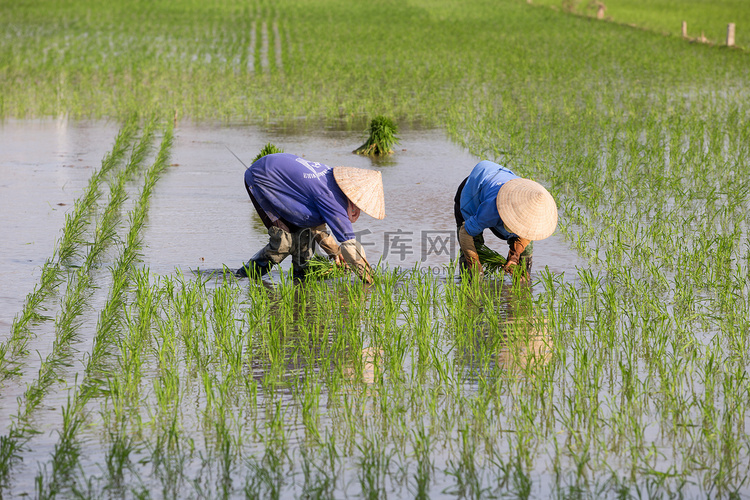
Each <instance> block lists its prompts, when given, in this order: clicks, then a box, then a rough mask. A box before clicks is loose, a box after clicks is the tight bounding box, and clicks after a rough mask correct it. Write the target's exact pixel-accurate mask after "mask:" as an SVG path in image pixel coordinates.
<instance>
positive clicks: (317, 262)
mask: <svg viewBox="0 0 750 500" xmlns="http://www.w3.org/2000/svg"><path fill="white" fill-rule="evenodd" d="M307 269H308V271H307V274H306V275H305V278H306V279H315V280H325V279H329V278H336V277H339V276H343V275H345V274H346V273H347V272H348V270H347V269H346V268H345V267H343V266H337V265H336V263H335V262H334V261H332V260H330V259H328V258H327V257H323V256H322V255H315V256H313V258H312V259H310V261H309V262H308V264H307Z"/></svg>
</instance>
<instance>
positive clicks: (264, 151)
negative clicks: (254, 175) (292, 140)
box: [251, 142, 284, 164]
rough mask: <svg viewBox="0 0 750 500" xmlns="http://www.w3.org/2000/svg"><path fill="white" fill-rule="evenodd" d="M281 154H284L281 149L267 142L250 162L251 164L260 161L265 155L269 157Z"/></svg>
mask: <svg viewBox="0 0 750 500" xmlns="http://www.w3.org/2000/svg"><path fill="white" fill-rule="evenodd" d="M283 152H284V150H283V149H279V148H278V147H276V146H275V145H274V144H271V143H270V142H268V143H266V145H265V146H263V147H262V148H261V150H260V152H259V153H258V154H257V155H256V156H255V158H253V161H252V162H251V164H253V163H255V162H256V161H258V160H260V159H261V158H263V157H264V156H266V155H271V154H274V153H283Z"/></svg>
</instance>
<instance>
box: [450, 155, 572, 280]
mask: <svg viewBox="0 0 750 500" xmlns="http://www.w3.org/2000/svg"><path fill="white" fill-rule="evenodd" d="M453 201H454V206H453V210H454V215H455V217H456V225H457V226H458V242H459V245H460V247H461V257H460V258H459V263H460V265H461V269H468V270H470V271H472V272H476V273H477V274H480V275H481V274H482V264H481V263H480V262H479V255H478V254H477V248H478V247H479V246H481V245H483V244H484V237H483V236H482V233H483V232H484V230H485V229H489V230H490V231H492V233H493V234H494V235H495V236H497V237H498V238H500V239H502V240H505V241H507V242H508V246H509V250H508V261H507V263H506V264H505V267H504V269H505V272H507V273H512V272H513V269H514V268H515V267H516V266H518V265H519V263H520V264H521V265H522V269H523V270H524V271H525V273H526V274H525V276H528V273H529V272H530V271H531V257H532V249H533V240H543V239H544V238H546V237H548V236H550V235H551V234H552V233H553V232H554V230H555V227H556V226H557V205H556V204H555V200H554V199H553V198H552V195H551V194H549V192H548V191H547V190H546V189H545V188H544V187H543V186H542V185H541V184H539V183H537V182H534V181H532V180H529V179H523V178H521V177H519V176H517V175H516V174H514V173H513V172H512V171H511V170H510V169H507V168H505V167H502V166H500V165H498V164H497V163H493V162H491V161H487V160H484V161H480V162H479V163H477V165H476V166H475V167H474V169H473V170H472V171H471V174H469V177H467V178H466V179H464V181H463V182H462V183H461V185H460V186H458V191H457V192H456V196H455V198H454V200H453Z"/></svg>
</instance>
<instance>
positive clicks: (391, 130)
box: [354, 115, 399, 156]
mask: <svg viewBox="0 0 750 500" xmlns="http://www.w3.org/2000/svg"><path fill="white" fill-rule="evenodd" d="M367 132H368V136H367V140H366V141H365V143H364V144H362V145H361V146H360V147H358V148H357V149H355V150H354V152H355V153H357V154H360V155H374V156H382V155H389V154H392V153H393V147H394V146H395V145H396V144H398V141H399V139H398V137H396V134H397V133H398V126H397V125H396V124H395V123H394V122H393V120H391V119H390V118H388V117H387V116H383V115H378V116H376V117H375V118H373V119H372V120H371V121H370V127H369V129H368V130H367Z"/></svg>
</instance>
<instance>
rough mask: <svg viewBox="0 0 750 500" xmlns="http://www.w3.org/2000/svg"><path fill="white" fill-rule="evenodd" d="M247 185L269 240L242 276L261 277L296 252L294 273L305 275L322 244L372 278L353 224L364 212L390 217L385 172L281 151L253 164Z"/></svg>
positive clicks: (239, 273) (339, 261)
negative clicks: (333, 163) (321, 161)
mask: <svg viewBox="0 0 750 500" xmlns="http://www.w3.org/2000/svg"><path fill="white" fill-rule="evenodd" d="M245 188H246V189H247V194H249V195H250V200H251V201H252V202H253V206H255V210H256V211H257V212H258V215H260V218H261V220H262V221H263V224H264V225H265V226H266V228H267V229H268V236H269V237H270V240H269V242H268V244H267V245H266V246H265V247H263V248H262V249H261V250H260V251H259V252H258V253H256V254H255V255H254V256H253V257H252V258H251V259H250V260H249V261H248V262H247V263H246V264H245V265H244V266H243V267H241V268H240V269H238V270H237V272H236V275H237V276H239V277H246V276H251V277H258V278H259V277H261V276H263V275H264V274H266V273H267V272H268V271H269V270H270V269H271V267H272V266H273V265H274V264H279V263H280V262H281V261H283V260H284V259H285V258H286V257H287V256H288V255H291V256H292V273H293V275H294V277H295V278H297V279H302V278H304V276H305V274H306V272H307V265H308V261H309V260H310V258H312V256H313V254H314V252H315V244H316V243H317V244H319V245H320V247H321V248H322V249H323V250H324V251H325V252H326V253H327V254H328V255H329V257H331V258H333V259H335V261H336V263H337V264H342V263H346V264H347V265H348V266H349V267H350V268H351V269H353V270H355V271H356V272H357V273H358V274H359V276H360V277H361V278H362V279H363V280H364V281H366V282H370V281H371V280H372V276H371V268H370V265H369V263H368V262H367V258H366V257H365V251H364V249H363V248H362V245H360V244H359V242H357V241H356V240H355V239H354V229H353V228H352V223H353V222H356V221H357V219H358V218H359V214H360V210H362V211H364V212H365V213H367V214H369V215H371V216H372V217H375V218H376V219H382V218H383V217H385V202H384V196H383V181H382V175H381V174H380V172H377V171H375V170H366V169H361V168H352V167H333V168H331V167H329V166H328V165H324V164H322V163H318V162H313V161H309V160H306V159H304V158H300V157H299V156H295V155H293V154H288V153H276V154H270V155H266V156H264V157H262V158H261V159H259V160H258V161H256V162H255V163H253V164H252V165H250V167H249V168H248V169H247V170H246V171H245ZM326 225H328V227H329V228H331V232H332V233H333V236H331V235H330V234H328V231H327V230H326ZM337 240H338V241H339V242H341V244H340V245H339V244H338V243H337Z"/></svg>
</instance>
